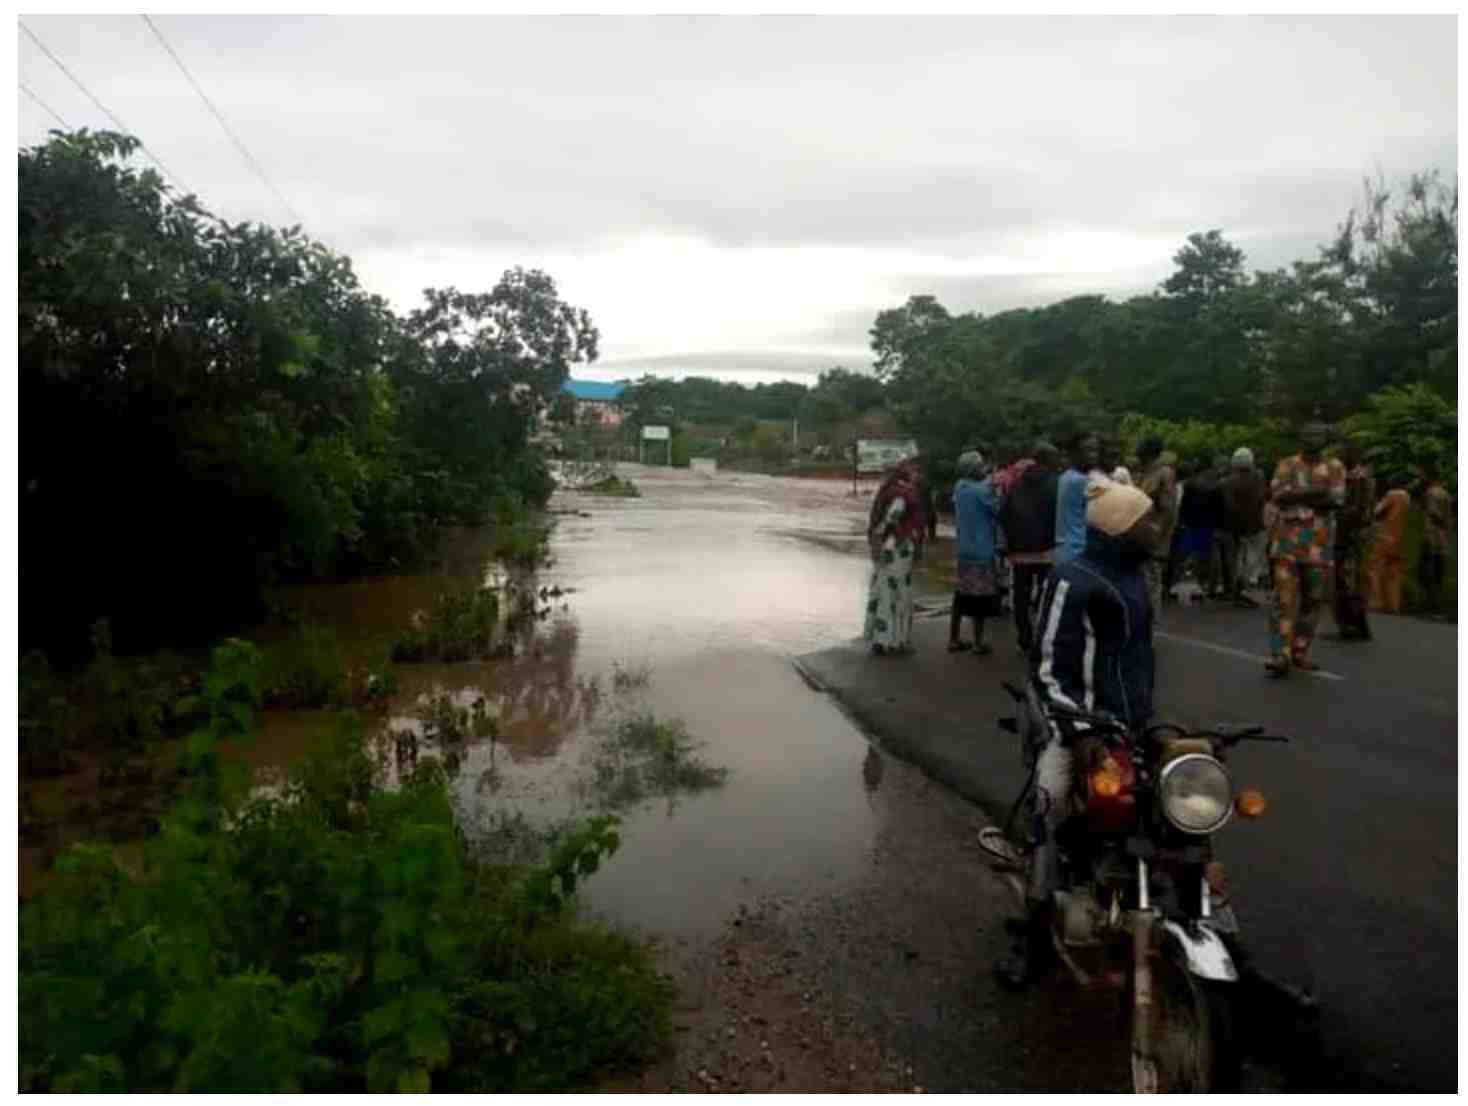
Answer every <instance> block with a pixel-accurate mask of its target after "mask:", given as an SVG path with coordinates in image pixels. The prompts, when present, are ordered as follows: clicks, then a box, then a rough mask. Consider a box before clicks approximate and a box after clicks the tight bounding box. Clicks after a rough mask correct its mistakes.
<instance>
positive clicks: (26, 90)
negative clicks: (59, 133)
mask: <svg viewBox="0 0 1468 1106" xmlns="http://www.w3.org/2000/svg"><path fill="white" fill-rule="evenodd" d="M20 90H21V91H22V92H24V93H25V94H26V95H27V96H29V97H30V98H31V99H32V100H34V101H35V102H36V103H38V104H40V105H41V107H43V108H45V109H46V111H47V112H48V113H49V114H50V116H51V118H52V119H54V120H56V122H58V123H60V124H61V129H62V130H64V131H69V130H71V124H69V123H68V122H67V121H66V120H65V119H63V118H61V116H59V115H57V114H56V112H55V111H53V110H52V108H51V105H50V104H48V103H46V101H45V100H43V99H41V98H40V97H39V96H37V95H36V94H35V93H34V92H32V91H31V90H30V89H29V88H28V87H27V86H26V83H25V81H21V82H20Z"/></svg>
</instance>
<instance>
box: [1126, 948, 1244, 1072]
mask: <svg viewBox="0 0 1468 1106" xmlns="http://www.w3.org/2000/svg"><path fill="white" fill-rule="evenodd" d="M1132 998H1133V996H1132V994H1131V988H1128V999H1129V1000H1132ZM1128 1010H1129V1011H1130V1016H1131V1042H1132V1090H1133V1092H1135V1093H1136V1094H1178V1093H1183V1094H1187V1093H1206V1092H1209V1091H1214V1090H1218V1089H1219V1086H1218V1083H1219V1076H1220V1075H1221V1074H1222V1072H1221V1070H1220V1065H1219V1063H1218V1061H1219V1060H1220V1059H1221V1058H1222V1057H1221V1056H1220V1055H1219V1049H1218V1047H1217V1046H1218V1045H1219V1044H1220V1043H1222V1038H1223V1037H1226V1036H1227V1035H1228V1033H1229V1028H1228V1025H1227V1022H1228V1017H1227V1006H1226V1002H1225V1001H1224V996H1215V995H1214V994H1212V993H1211V992H1210V990H1209V989H1208V987H1207V985H1206V984H1205V983H1204V982H1203V981H1201V980H1199V979H1198V978H1197V977H1195V976H1194V975H1193V974H1192V973H1191V972H1189V971H1188V970H1187V969H1186V968H1185V967H1184V966H1183V965H1182V964H1181V963H1179V961H1178V960H1177V959H1175V958H1174V957H1172V956H1169V955H1166V954H1165V953H1164V954H1162V955H1158V956H1156V957H1154V958H1153V959H1152V1003H1151V1006H1150V1007H1149V1008H1148V1010H1149V1013H1148V1014H1147V1015H1142V1014H1139V1013H1138V1010H1137V1005H1136V1002H1135V1001H1129V1002H1128ZM1142 1016H1147V1017H1149V1019H1150V1025H1149V1026H1148V1027H1147V1031H1146V1032H1145V1033H1144V1032H1143V1031H1142V1026H1141V1025H1140V1023H1139V1019H1140V1018H1141V1017H1142ZM1142 1041H1146V1042H1147V1044H1146V1046H1145V1050H1144V1048H1143V1046H1142V1044H1141V1042H1142Z"/></svg>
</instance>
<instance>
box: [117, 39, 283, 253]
mask: <svg viewBox="0 0 1468 1106" xmlns="http://www.w3.org/2000/svg"><path fill="white" fill-rule="evenodd" d="M141 18H142V20H143V22H144V23H146V24H147V25H148V29H149V30H151V31H152V32H153V34H154V36H155V37H156V38H157V39H158V42H159V43H160V44H161V45H162V47H163V49H164V50H166V51H167V52H168V56H169V57H171V58H172V59H173V60H174V63H175V64H176V65H177V66H178V68H179V72H181V73H182V74H183V75H184V77H185V79H187V80H188V82H189V84H190V85H192V86H193V89H194V91H195V92H197V93H198V94H199V99H201V100H203V101H204V106H205V107H207V108H208V109H209V112H210V114H212V115H213V116H214V118H215V119H216V120H218V122H219V125H220V127H221V128H223V130H224V133H225V134H226V135H228V136H229V140H230V141H231V142H233V143H234V145H235V149H237V150H239V152H240V156H242V157H243V158H244V159H245V161H246V162H248V163H249V166H250V168H251V169H253V170H254V171H255V175H256V176H258V177H259V178H260V180H261V181H262V182H264V184H265V187H266V188H268V189H270V191H271V192H272V193H274V194H275V198H276V199H277V200H279V201H280V203H281V206H282V207H284V208H285V209H286V211H288V212H289V213H290V216H291V218H292V219H294V220H295V221H296V222H297V223H298V224H303V223H304V222H305V220H304V219H302V218H301V217H300V215H298V214H297V213H296V209H295V208H294V207H292V206H291V203H290V201H289V200H287V199H286V198H285V195H284V194H283V193H282V192H281V190H280V189H279V188H276V187H275V184H274V182H273V181H271V179H270V178H269V177H268V176H267V175H266V173H265V170H264V168H263V167H262V166H261V165H260V162H259V161H258V160H256V158H255V155H254V154H252V153H250V150H249V147H247V146H246V145H245V144H244V142H243V140H241V138H240V137H239V135H237V134H235V132H234V128H232V127H231V126H230V125H229V122H228V121H227V120H226V119H225V118H224V114H223V113H222V112H221V111H220V110H219V109H218V108H217V107H215V106H214V101H212V100H210V99H209V96H208V94H207V93H206V92H205V91H204V89H203V88H202V87H201V86H200V84H199V82H198V81H197V80H195V79H194V75H193V74H192V73H190V72H189V68H188V66H186V65H184V63H183V58H181V57H179V56H178V52H177V51H176V50H174V48H173V47H172V46H170V45H169V42H168V39H166V38H164V37H163V32H162V31H160V30H159V29H158V25H157V24H156V23H154V22H153V21H152V20H151V19H149V18H148V17H147V16H146V15H144V16H141Z"/></svg>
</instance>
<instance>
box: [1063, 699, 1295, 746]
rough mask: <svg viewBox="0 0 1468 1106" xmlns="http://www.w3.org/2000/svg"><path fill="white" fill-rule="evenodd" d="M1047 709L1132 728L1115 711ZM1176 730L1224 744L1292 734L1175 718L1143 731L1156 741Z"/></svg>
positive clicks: (1104, 726)
mask: <svg viewBox="0 0 1468 1106" xmlns="http://www.w3.org/2000/svg"><path fill="white" fill-rule="evenodd" d="M1045 711H1046V713H1047V714H1049V715H1050V717H1051V718H1052V719H1055V720H1060V721H1066V722H1083V723H1086V724H1087V725H1090V726H1094V727H1095V728H1096V729H1098V730H1103V731H1107V732H1112V733H1127V732H1129V728H1128V727H1127V725H1126V723H1125V722H1123V721H1122V720H1121V719H1119V718H1117V717H1116V716H1115V715H1113V714H1108V713H1107V712H1106V711H1088V710H1079V709H1077V708H1074V707H1067V706H1062V705H1059V704H1055V703H1050V704H1047V705H1046V707H1045ZM1168 733H1171V734H1174V735H1176V736H1177V737H1182V738H1198V737H1204V738H1208V739H1209V740H1211V741H1218V742H1221V743H1222V744H1223V745H1225V746H1233V745H1237V744H1239V743H1240V742H1242V741H1269V742H1277V743H1280V744H1288V742H1289V740H1290V739H1289V738H1288V737H1286V736H1285V735H1284V734H1271V733H1266V732H1265V730H1264V727H1263V726H1260V725H1247V726H1234V725H1228V724H1223V723H1220V724H1219V725H1216V726H1212V727H1205V728H1202V729H1196V730H1190V729H1187V728H1186V727H1184V726H1179V725H1178V724H1177V723H1175V722H1159V723H1156V724H1155V725H1152V726H1148V727H1147V728H1146V729H1145V730H1143V731H1142V737H1143V738H1144V739H1146V740H1151V741H1155V740H1157V739H1158V738H1159V737H1161V736H1162V735H1164V734H1168Z"/></svg>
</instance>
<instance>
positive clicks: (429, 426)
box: [18, 131, 597, 665]
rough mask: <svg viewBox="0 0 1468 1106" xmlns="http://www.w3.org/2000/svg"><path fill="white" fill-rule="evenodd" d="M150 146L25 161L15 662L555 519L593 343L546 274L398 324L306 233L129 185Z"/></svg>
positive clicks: (60, 136)
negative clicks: (36, 651) (568, 399)
mask: <svg viewBox="0 0 1468 1106" xmlns="http://www.w3.org/2000/svg"><path fill="white" fill-rule="evenodd" d="M137 147H138V142H137V140H136V139H133V138H130V137H127V136H124V135H120V134H114V133H108V132H100V133H94V132H88V131H77V132H74V133H60V132H55V133H54V134H53V137H52V139H51V140H50V141H49V142H47V143H45V144H44V145H41V146H36V147H32V148H28V149H22V150H21V151H20V152H19V177H18V184H19V212H18V215H19V222H18V290H19V314H18V327H19V344H18V352H19V371H18V379H19V389H20V391H19V395H20V404H21V407H22V409H23V410H24V411H25V418H26V427H27V432H26V434H25V435H24V436H23V437H22V439H21V442H20V447H19V448H20V452H19V484H18V486H19V489H20V501H19V510H20V522H21V525H20V535H21V537H20V565H21V568H20V571H21V573H22V575H23V577H24V579H25V580H26V587H25V588H24V589H23V592H22V600H21V601H22V609H21V619H20V625H21V634H22V643H23V646H24V647H25V648H33V647H34V648H41V649H43V650H45V651H46V652H47V654H48V655H49V656H50V657H51V659H52V660H53V662H58V663H64V664H67V665H70V664H73V663H78V662H80V661H82V660H83V659H84V658H85V654H86V648H85V642H86V628H87V627H88V626H90V625H91V624H92V623H93V622H94V621H96V620H97V619H98V618H106V619H108V620H109V622H110V625H111V629H112V633H113V634H114V636H115V645H116V648H117V650H118V652H119V653H122V654H131V653H134V652H137V651H139V650H143V649H147V648H156V647H158V646H160V645H176V644H181V643H183V644H187V643H188V642H190V641H198V642H203V641H207V640H210V639H211V638H212V637H213V636H215V634H217V633H218V632H220V631H221V630H222V629H227V628H229V627H232V626H238V625H241V624H244V623H246V622H248V621H249V620H251V619H253V618H255V617H257V616H258V615H259V614H260V613H262V611H263V602H262V598H261V596H262V589H263V588H265V587H266V586H267V585H271V584H276V583H282V582H291V581H301V580H308V579H318V578H324V577H339V576H342V575H346V574H353V573H360V572H363V571H368V570H374V569H383V568H391V567H393V566H395V565H401V564H405V563H408V562H411V561H414V560H416V559H418V558H420V557H422V556H423V555H424V554H426V553H428V552H429V551H431V550H432V548H433V546H434V544H435V541H436V535H437V534H438V533H439V532H440V530H441V528H442V527H444V526H445V525H449V524H478V523H481V522H484V521H486V520H492V519H502V520H511V521H521V520H523V519H524V517H525V516H526V513H527V511H528V510H530V509H531V508H534V507H536V506H538V505H540V504H543V503H544V502H545V500H546V498H547V497H548V496H549V495H550V493H551V491H552V487H553V485H552V482H551V479H550V475H549V472H548V471H547V469H546V466H545V463H544V461H543V460H542V458H541V457H540V455H539V453H538V451H537V450H536V449H535V448H534V447H533V446H532V445H531V444H530V435H531V433H532V431H533V429H534V426H535V423H536V419H537V417H538V414H539V412H540V411H541V410H543V409H544V408H545V407H546V406H547V405H549V404H550V403H551V402H553V400H554V398H555V397H556V395H557V394H558V393H559V390H560V388H561V385H562V383H563V382H564V380H565V379H566V378H567V376H568V374H569V369H570V366H572V365H573V364H575V363H577V362H580V361H585V360H590V359H594V358H595V356H596V347H597V332H596V329H595V328H594V327H593V326H592V324H591V321H590V319H589V317H588V316H587V315H586V313H585V312H584V311H580V310H577V309H575V308H573V307H571V306H569V305H567V304H565V303H563V302H562V301H561V300H560V298H559V297H558V295H557V293H556V287H555V284H554V282H553V281H552V280H551V279H550V277H548V276H546V275H545V274H544V273H540V272H535V271H524V270H520V269H514V270H511V271H509V272H507V273H505V274H504V276H503V278H502V279H501V280H500V281H499V282H498V283H497V284H496V285H495V286H494V287H493V288H492V289H491V290H490V291H488V292H485V293H465V292H461V291H459V290H457V289H453V288H447V289H429V290H428V291H427V292H426V294H425V302H424V304H423V306H422V307H420V308H419V309H417V310H415V311H412V312H411V313H410V314H408V315H407V316H406V317H400V316H398V315H396V314H394V313H393V312H392V311H391V310H390V309H389V308H388V306H387V304H386V303H385V302H384V301H383V300H382V299H381V298H379V297H376V296H372V295H369V294H368V293H367V292H365V291H364V290H363V289H362V288H361V287H360V286H359V285H358V283H357V278H356V276H355V274H354V273H353V271H352V266H351V263H350V261H349V260H348V259H347V258H345V257H342V256H340V255H338V254H335V253H333V252H332V251H331V250H329V249H328V248H327V247H325V246H323V245H322V244H321V243H319V242H314V241H311V240H310V239H309V238H307V237H306V236H305V235H303V234H302V233H301V231H300V229H299V228H289V229H286V230H277V229H274V228H271V227H266V226H261V225H256V224H238V225H236V224H230V223H227V222H224V221H222V220H219V219H217V218H215V217H214V216H212V215H211V214H209V212H208V211H206V210H205V209H204V207H202V206H201V204H200V203H199V201H198V200H197V199H196V198H195V197H193V196H188V197H182V198H180V197H178V196H176V195H174V194H172V193H171V192H170V191H169V189H168V188H166V187H165V186H164V184H163V182H162V180H161V178H160V177H159V175H158V174H157V173H156V172H154V171H152V170H145V171H138V170H136V169H134V168H131V167H130V166H129V160H130V158H131V156H132V155H133V154H134V153H135V152H136V150H137ZM78 442H84V443H86V448H84V449H80V448H77V443H78ZM99 459H100V463H99ZM99 540H100V541H102V542H105V544H106V553H105V555H101V556H99V555H98V553H97V549H98V542H99ZM41 604H44V611H43V609H42V606H41Z"/></svg>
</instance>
